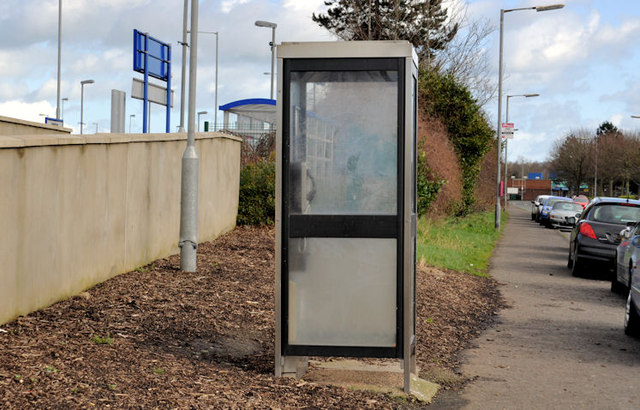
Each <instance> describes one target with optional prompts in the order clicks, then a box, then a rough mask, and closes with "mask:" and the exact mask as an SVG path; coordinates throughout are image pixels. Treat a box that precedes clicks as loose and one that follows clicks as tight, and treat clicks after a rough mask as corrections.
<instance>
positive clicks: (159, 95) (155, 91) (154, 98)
mask: <svg viewBox="0 0 640 410" xmlns="http://www.w3.org/2000/svg"><path fill="white" fill-rule="evenodd" d="M148 93H149V101H151V102H152V103H156V104H160V105H165V106H166V105H167V87H162V86H160V85H156V84H151V83H149V89H148ZM173 94H174V92H173V90H171V107H173ZM131 98H135V99H138V100H144V81H143V80H140V79H138V78H134V79H133V82H132V83H131Z"/></svg>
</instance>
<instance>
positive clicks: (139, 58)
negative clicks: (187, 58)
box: [133, 29, 171, 81]
mask: <svg viewBox="0 0 640 410" xmlns="http://www.w3.org/2000/svg"><path fill="white" fill-rule="evenodd" d="M145 54H146V55H147V57H148V58H147V65H148V71H149V75H150V76H151V77H154V78H157V79H158V80H162V81H167V80H168V79H169V64H170V63H171V46H170V45H169V44H166V43H163V42H161V41H159V40H156V39H155V38H153V37H151V36H149V35H147V34H144V33H141V32H139V31H138V30H135V29H134V30H133V70H134V71H137V72H139V73H143V74H144V69H145V58H144V57H145Z"/></svg>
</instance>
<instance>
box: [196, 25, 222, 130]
mask: <svg viewBox="0 0 640 410" xmlns="http://www.w3.org/2000/svg"><path fill="white" fill-rule="evenodd" d="M198 33H200V34H215V36H216V80H215V81H216V85H215V92H216V94H215V100H214V107H213V131H215V130H216V125H217V124H218V37H219V35H220V33H219V32H217V31H198ZM198 126H200V121H198Z"/></svg>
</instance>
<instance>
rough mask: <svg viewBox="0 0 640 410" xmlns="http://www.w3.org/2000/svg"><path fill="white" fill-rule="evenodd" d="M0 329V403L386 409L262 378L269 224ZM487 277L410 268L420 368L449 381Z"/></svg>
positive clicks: (493, 294)
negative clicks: (191, 258)
mask: <svg viewBox="0 0 640 410" xmlns="http://www.w3.org/2000/svg"><path fill="white" fill-rule="evenodd" d="M179 266H180V262H179V258H178V256H177V255H176V256H171V257H169V258H166V259H162V260H158V261H155V262H154V263H152V264H150V265H148V266H145V267H143V268H140V269H137V270H136V271H133V272H129V273H127V274H123V275H120V276H117V277H115V278H113V279H111V280H108V281H106V282H104V283H102V284H100V285H97V286H95V287H93V288H92V289H89V290H88V291H86V292H83V293H82V294H80V295H78V296H76V297H73V298H71V299H69V300H66V301H62V302H59V303H56V304H54V305H52V306H50V307H48V308H46V309H43V310H41V311H38V312H35V313H32V314H30V315H28V316H23V317H20V318H18V319H16V320H14V321H12V322H10V323H6V324H4V325H2V326H0V408H8V409H14V408H16V409H17V408H20V409H24V408H51V407H59V408H88V407H93V406H96V407H100V408H107V407H114V408H154V407H162V408H165V407H170V408H291V407H314V408H369V407H371V408H394V407H396V408H397V407H405V406H409V407H411V406H413V405H414V404H415V403H412V402H410V401H409V402H406V401H399V400H398V399H397V398H395V399H394V398H391V397H388V396H385V395H382V394H376V393H373V392H364V391H356V390H351V389H345V388H340V387H335V386H327V385H316V384H313V383H307V382H304V381H299V380H293V379H288V378H280V379H276V378H275V377H273V369H274V366H273V348H274V230H273V228H265V227H261V228H255V227H238V228H237V229H235V230H234V231H233V232H230V233H228V234H226V235H223V236H222V237H220V238H218V239H217V240H216V241H214V242H211V243H204V244H200V246H199V248H198V270H197V272H196V273H185V272H181V271H180V269H179ZM501 303H502V302H501V298H500V296H499V292H498V290H497V285H496V283H495V281H493V280H491V279H486V278H480V277H475V276H470V275H465V274H459V273H455V272H442V271H439V270H437V269H433V268H421V269H420V272H419V275H418V317H419V322H418V335H417V336H418V362H419V367H420V368H421V375H422V376H424V377H426V378H429V379H431V380H434V381H437V382H440V383H443V384H444V385H445V386H447V387H448V388H458V387H460V386H461V385H462V384H463V383H464V377H463V376H462V375H459V374H457V373H456V369H457V367H458V365H459V362H458V354H459V353H460V351H461V350H462V349H463V348H465V347H467V346H468V344H469V343H470V341H471V340H472V339H473V337H474V336H475V335H476V334H477V333H479V331H480V330H482V329H484V328H486V327H487V326H489V325H490V323H491V321H492V320H493V318H494V315H495V314H496V313H497V310H498V309H499V308H500V307H501Z"/></svg>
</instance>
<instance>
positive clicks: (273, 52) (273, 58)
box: [270, 26, 276, 100]
mask: <svg viewBox="0 0 640 410" xmlns="http://www.w3.org/2000/svg"><path fill="white" fill-rule="evenodd" d="M275 62H276V27H275V26H273V27H271V97H270V98H271V99H272V100H273V71H274V70H273V67H274V65H275Z"/></svg>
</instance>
